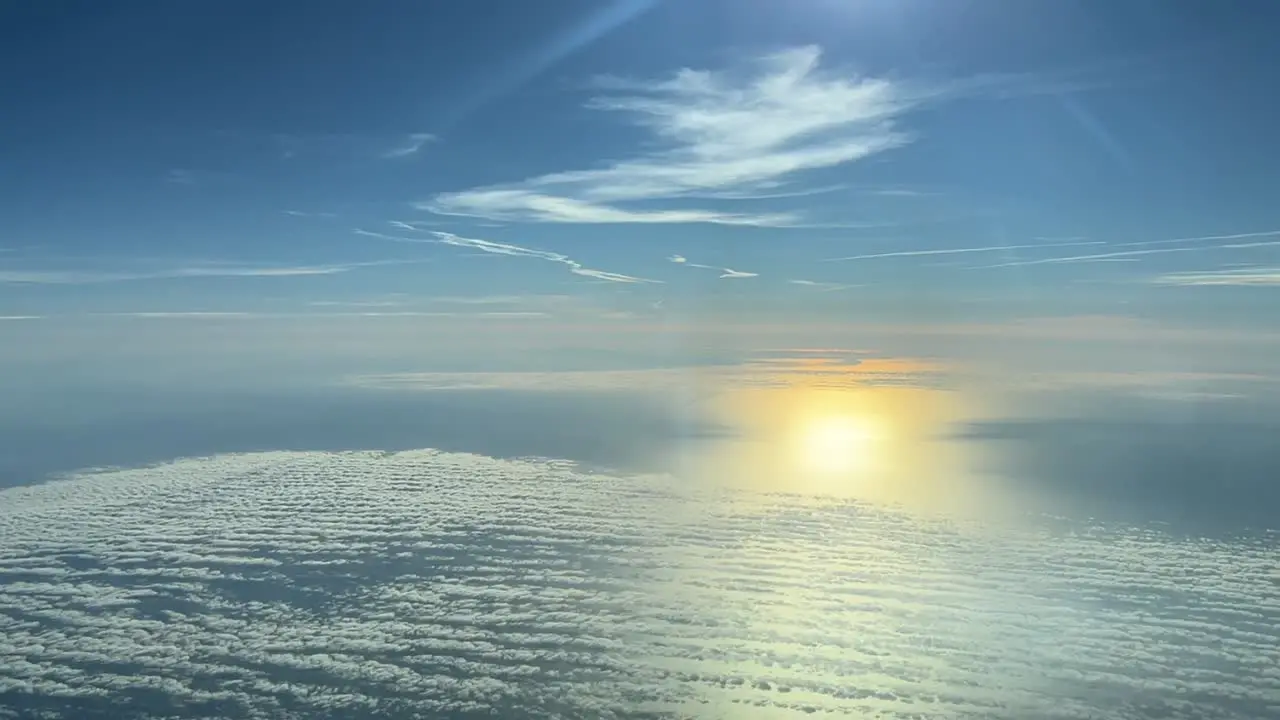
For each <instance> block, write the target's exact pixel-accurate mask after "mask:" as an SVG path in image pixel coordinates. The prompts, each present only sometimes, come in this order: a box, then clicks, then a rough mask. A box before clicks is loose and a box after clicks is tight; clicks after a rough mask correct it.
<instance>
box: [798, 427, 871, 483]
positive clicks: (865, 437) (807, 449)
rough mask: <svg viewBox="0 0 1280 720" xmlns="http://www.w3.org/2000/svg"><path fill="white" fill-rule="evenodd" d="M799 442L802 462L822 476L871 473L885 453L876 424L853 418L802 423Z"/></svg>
mask: <svg viewBox="0 0 1280 720" xmlns="http://www.w3.org/2000/svg"><path fill="white" fill-rule="evenodd" d="M798 439H799V443H798V445H799V447H798V448H797V450H798V451H799V453H798V454H799V458H798V459H799V461H800V463H801V464H802V465H803V466H804V467H805V469H807V470H811V471H815V472H821V473H853V472H865V471H868V470H871V469H873V468H874V467H875V465H876V460H877V458H876V454H877V453H878V452H880V451H881V450H882V448H881V447H879V445H880V443H879V440H880V436H879V432H878V431H877V430H876V428H875V425H874V424H873V422H872V421H870V420H868V419H865V418H859V417H855V416H851V415H832V416H827V417H817V418H814V419H812V420H810V421H808V422H806V423H803V424H802V427H801V428H800V432H799V438H798Z"/></svg>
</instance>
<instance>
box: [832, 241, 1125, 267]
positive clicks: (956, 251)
mask: <svg viewBox="0 0 1280 720" xmlns="http://www.w3.org/2000/svg"><path fill="white" fill-rule="evenodd" d="M1080 245H1106V243H1105V242H1104V241H1102V240H1089V241H1079V242H1074V241H1073V242H1060V243H1036V244H1033V245H991V246H987V247H971V248H943V249H938V250H899V251H897V252H883V253H871V254H869V255H849V256H847V257H837V258H827V259H826V260H824V261H823V262H844V261H846V260H874V259H876V258H892V257H916V256H924V255H963V254H968V253H988V252H1000V251H1002V250H1030V249H1033V248H1048V247H1076V246H1080Z"/></svg>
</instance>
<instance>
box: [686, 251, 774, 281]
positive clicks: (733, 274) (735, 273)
mask: <svg viewBox="0 0 1280 720" xmlns="http://www.w3.org/2000/svg"><path fill="white" fill-rule="evenodd" d="M667 260H668V261H670V262H673V263H676V264H678V265H685V266H688V267H694V268H702V269H703V270H715V271H717V272H719V273H720V277H721V279H742V278H753V277H760V273H753V272H745V271H743V270H734V269H733V268H727V267H717V266H715V265H702V264H700V263H691V262H689V259H688V258H686V257H684V256H683V255H672V256H671V257H669V258H667Z"/></svg>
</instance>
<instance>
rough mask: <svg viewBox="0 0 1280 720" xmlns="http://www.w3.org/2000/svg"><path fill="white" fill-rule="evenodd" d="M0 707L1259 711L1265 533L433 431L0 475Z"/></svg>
mask: <svg viewBox="0 0 1280 720" xmlns="http://www.w3.org/2000/svg"><path fill="white" fill-rule="evenodd" d="M0 495H2V497H0V628H3V632H2V633H0V707H4V708H8V709H10V710H12V711H15V712H17V713H20V714H21V715H35V714H37V713H40V712H42V711H43V712H46V713H48V712H53V713H57V714H63V715H75V716H78V717H95V716H111V717H135V716H142V715H144V714H148V713H149V714H152V715H154V714H179V715H182V716H184V717H190V716H218V717H226V718H240V717H242V718H247V717H266V716H270V717H294V716H297V717H339V716H343V717H346V716H354V715H357V714H359V715H362V716H371V715H376V716H378V717H389V718H402V717H403V718H409V717H419V716H423V715H429V716H434V717H488V716H493V715H500V716H510V717H515V716H551V715H559V716H564V717H613V718H621V717H638V716H648V717H654V716H680V717H720V716H723V715H724V713H725V712H726V709H727V711H729V712H730V713H731V714H736V711H741V712H742V713H743V714H752V713H768V714H771V716H778V717H792V716H794V717H804V716H807V715H809V714H810V713H815V712H818V711H822V712H830V713H837V714H845V715H854V716H871V715H875V714H877V713H879V714H880V715H882V716H884V717H907V716H910V717H917V718H944V717H945V718H954V717H972V718H1026V717H1046V718H1087V717H1097V716H1099V715H1106V716H1107V717H1116V718H1155V717H1161V718H1180V717H1215V718H1237V717H1238V718H1258V717H1267V716H1270V715H1273V714H1274V713H1276V712H1277V710H1280V706H1278V704H1277V701H1276V698H1277V697H1280V694H1278V693H1277V691H1278V690H1280V672H1277V670H1276V668H1278V667H1280V654H1278V651H1277V648H1280V634H1277V627H1280V609H1277V607H1276V606H1275V604H1274V602H1273V600H1272V599H1269V597H1268V594H1267V593H1268V591H1267V588H1268V587H1269V586H1270V579H1269V578H1268V577H1267V575H1266V573H1267V572H1268V571H1267V568H1268V567H1269V563H1268V558H1269V557H1270V554H1271V553H1274V551H1275V548H1274V547H1273V544H1274V541H1270V542H1271V543H1272V544H1271V545H1268V544H1267V542H1268V541H1266V540H1265V539H1261V540H1248V539H1244V540H1237V541H1232V542H1218V541H1207V540H1194V539H1188V540H1177V539H1173V538H1170V537H1167V536H1162V535H1160V534H1159V533H1155V532H1151V531H1143V530H1136V529H1132V528H1124V527H1107V526H1097V525H1095V526H1090V527H1080V528H1074V529H1073V531H1072V532H1066V533H1053V534H1044V533H1021V532H1018V533H1014V532H1003V531H1002V532H999V533H996V532H994V531H982V530H979V529H976V528H973V527H970V526H967V525H956V524H954V523H944V522H934V521H928V520H923V519H919V518H912V517H910V516H908V515H904V514H901V513H898V512H894V511H887V510H877V509H875V508H872V507H868V506H864V505H856V504H849V503H814V502H809V501H804V500H802V499H799V498H794V497H775V498H772V499H771V500H770V501H769V503H768V505H767V506H766V507H764V508H760V507H756V508H755V509H754V510H753V511H751V512H749V513H747V514H744V511H742V510H740V509H736V506H735V504H734V503H733V502H732V499H731V498H719V499H717V498H716V497H712V496H709V495H702V494H701V493H700V491H698V490H697V489H696V487H691V486H690V485H689V484H688V483H674V482H672V481H670V480H668V479H665V478H660V477H649V478H643V477H640V478H618V477H605V476H596V475H587V474H584V473H582V472H579V471H577V470H575V469H573V468H572V467H570V466H568V465H566V464H564V463H558V462H553V461H519V462H514V461H498V460H490V459H486V458H482V457H477V456H472V455H451V454H442V453H438V452H434V451H415V452H407V453H397V454H385V453H337V454H335V453H268V454H255V455H234V456H220V457H215V458H207V459H201V460H189V461H181V462H178V463H174V464H170V465H163V466H158V467H153V468H147V469H140V470H128V471H115V472H107V473H99V474H89V475H84V476H81V477H78V478H74V479H70V480H67V481H60V482H55V483H50V484H47V485H41V486H35V487H28V488H19V489H13V490H7V491H3V493H0Z"/></svg>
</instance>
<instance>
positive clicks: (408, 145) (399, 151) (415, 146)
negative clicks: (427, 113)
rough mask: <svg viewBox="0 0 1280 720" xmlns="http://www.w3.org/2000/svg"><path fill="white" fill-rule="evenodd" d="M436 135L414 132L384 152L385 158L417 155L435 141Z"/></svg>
mask: <svg viewBox="0 0 1280 720" xmlns="http://www.w3.org/2000/svg"><path fill="white" fill-rule="evenodd" d="M435 140H436V136H435V135H432V134H431V133H412V134H410V135H408V136H406V137H405V138H404V139H403V140H401V142H400V143H399V144H398V145H396V146H395V147H393V148H391V149H390V150H387V151H386V152H384V153H382V157H384V158H403V157H409V156H410V155H417V154H418V152H419V151H421V150H422V148H423V147H425V146H426V145H427V144H428V143H432V142H435Z"/></svg>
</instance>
